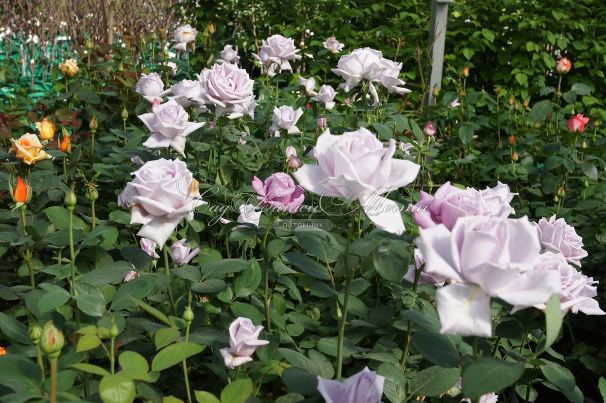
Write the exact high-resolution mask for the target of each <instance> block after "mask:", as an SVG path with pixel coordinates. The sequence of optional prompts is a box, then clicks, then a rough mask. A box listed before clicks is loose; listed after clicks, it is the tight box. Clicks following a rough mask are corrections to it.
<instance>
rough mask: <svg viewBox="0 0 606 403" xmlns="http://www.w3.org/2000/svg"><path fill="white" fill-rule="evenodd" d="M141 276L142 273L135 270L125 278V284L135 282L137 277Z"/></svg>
mask: <svg viewBox="0 0 606 403" xmlns="http://www.w3.org/2000/svg"><path fill="white" fill-rule="evenodd" d="M139 276H141V273H139V272H138V271H135V270H131V271H129V272H128V273H126V275H125V276H124V282H125V283H128V282H129V281H133V280H134V279H136V278H137V277H139Z"/></svg>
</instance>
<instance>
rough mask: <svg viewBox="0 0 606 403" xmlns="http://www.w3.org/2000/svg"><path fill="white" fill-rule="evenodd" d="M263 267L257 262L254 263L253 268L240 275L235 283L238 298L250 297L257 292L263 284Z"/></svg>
mask: <svg viewBox="0 0 606 403" xmlns="http://www.w3.org/2000/svg"><path fill="white" fill-rule="evenodd" d="M261 276H262V273H261V267H259V264H258V263H257V262H253V264H252V265H251V268H250V269H248V270H246V271H245V272H243V273H242V274H240V276H238V278H237V279H236V281H235V282H234V293H235V294H236V297H238V298H244V297H248V296H249V295H250V294H252V293H253V292H254V291H256V290H257V287H259V284H261Z"/></svg>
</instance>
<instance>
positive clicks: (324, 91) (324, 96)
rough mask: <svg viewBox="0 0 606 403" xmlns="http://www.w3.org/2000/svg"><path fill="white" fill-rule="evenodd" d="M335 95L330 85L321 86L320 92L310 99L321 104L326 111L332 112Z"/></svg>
mask: <svg viewBox="0 0 606 403" xmlns="http://www.w3.org/2000/svg"><path fill="white" fill-rule="evenodd" d="M335 95H337V92H336V91H335V89H334V88H332V87H331V86H330V85H323V86H321V87H320V91H319V92H318V93H317V94H316V95H314V97H313V98H312V99H313V100H314V101H318V102H323V103H324V107H325V108H326V109H327V110H329V111H330V110H332V108H334V107H335V101H334V99H335Z"/></svg>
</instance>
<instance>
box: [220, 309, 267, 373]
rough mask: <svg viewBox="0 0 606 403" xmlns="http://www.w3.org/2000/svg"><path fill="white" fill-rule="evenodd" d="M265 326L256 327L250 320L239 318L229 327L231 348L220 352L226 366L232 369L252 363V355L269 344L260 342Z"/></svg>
mask: <svg viewBox="0 0 606 403" xmlns="http://www.w3.org/2000/svg"><path fill="white" fill-rule="evenodd" d="M261 330H263V326H255V325H253V323H252V322H251V320H250V319H248V318H242V317H239V318H238V319H236V320H234V321H233V322H232V324H231V325H230V326H229V347H226V348H222V349H221V350H220V352H221V356H222V357H223V360H224V362H225V366H226V367H228V368H231V369H234V368H235V367H237V366H239V365H242V364H245V363H247V362H251V361H252V358H251V357H252V355H253V353H254V352H255V350H256V349H257V348H259V347H262V346H265V345H267V344H269V341H267V340H259V334H260V333H261Z"/></svg>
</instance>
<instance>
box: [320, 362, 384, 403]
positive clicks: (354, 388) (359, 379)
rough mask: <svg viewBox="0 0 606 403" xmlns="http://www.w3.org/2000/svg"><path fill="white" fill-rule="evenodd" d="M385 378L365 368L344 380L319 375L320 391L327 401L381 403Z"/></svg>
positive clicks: (329, 402)
mask: <svg viewBox="0 0 606 403" xmlns="http://www.w3.org/2000/svg"><path fill="white" fill-rule="evenodd" d="M384 382H385V378H384V377H382V376H381V375H377V373H376V372H374V371H371V370H369V369H368V368H364V369H363V370H362V371H360V372H358V373H357V374H355V375H352V376H350V377H349V378H347V379H345V380H344V381H343V382H339V381H333V380H330V379H324V378H321V377H319V376H318V392H320V394H321V395H322V397H323V398H324V400H325V401H326V403H380V402H381V396H383V384H384Z"/></svg>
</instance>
